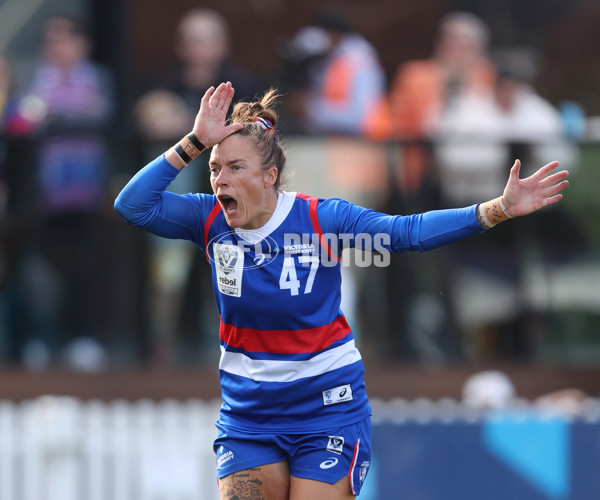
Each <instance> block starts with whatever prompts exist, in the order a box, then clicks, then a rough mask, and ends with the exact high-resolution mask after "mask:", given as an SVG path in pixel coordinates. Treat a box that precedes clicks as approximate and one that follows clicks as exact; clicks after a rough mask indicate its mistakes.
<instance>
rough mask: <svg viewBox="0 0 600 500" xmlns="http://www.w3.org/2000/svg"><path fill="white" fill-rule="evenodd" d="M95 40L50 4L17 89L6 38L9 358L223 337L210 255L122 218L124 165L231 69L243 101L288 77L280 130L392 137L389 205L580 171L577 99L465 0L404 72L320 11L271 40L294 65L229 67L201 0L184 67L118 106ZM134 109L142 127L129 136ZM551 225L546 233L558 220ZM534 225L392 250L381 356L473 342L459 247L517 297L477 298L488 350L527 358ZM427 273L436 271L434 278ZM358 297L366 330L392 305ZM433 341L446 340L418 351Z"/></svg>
mask: <svg viewBox="0 0 600 500" xmlns="http://www.w3.org/2000/svg"><path fill="white" fill-rule="evenodd" d="M91 40H92V38H91V37H90V35H89V33H88V30H87V28H86V26H85V24H84V23H83V22H81V21H80V20H78V19H75V18H72V17H69V16H64V15H56V16H53V17H51V18H49V19H48V20H47V21H46V22H45V24H44V27H43V36H42V44H41V47H40V49H39V62H38V63H37V65H36V66H35V68H33V71H32V72H31V74H30V76H29V77H28V78H27V79H26V81H24V82H19V84H17V83H16V80H15V78H14V77H13V75H14V71H13V69H14V68H13V67H14V64H15V63H16V62H15V61H9V59H8V58H7V57H6V56H5V55H3V54H1V53H0V132H1V141H0V332H1V333H0V363H17V364H20V363H23V364H24V365H25V366H26V367H27V368H29V369H33V370H40V369H45V368H46V367H49V366H55V365H60V366H62V365H64V364H66V365H67V366H70V367H71V368H74V369H80V370H84V371H98V370H102V369H105V368H106V367H108V366H110V365H111V364H118V363H119V362H128V363H130V362H132V361H133V362H142V363H146V362H150V363H167V364H168V363H174V362H176V363H185V362H197V361H198V360H202V359H203V356H206V354H205V353H206V351H214V352H215V353H216V352H217V351H218V349H216V328H215V325H216V321H215V320H214V318H215V317H216V310H215V309H214V306H212V289H211V285H210V272H209V268H208V266H207V265H206V263H205V262H203V259H202V256H201V253H200V252H198V251H197V250H196V249H194V248H193V247H192V246H191V245H189V244H188V243H186V242H180V241H168V240H164V239H159V238H154V237H152V236H149V235H146V234H142V232H141V231H137V230H135V229H132V228H126V227H123V224H121V223H117V222H115V220H114V219H113V218H112V216H111V206H112V200H113V199H114V194H115V192H117V191H118V189H119V187H120V186H121V185H122V184H123V180H124V179H125V180H126V178H127V177H128V176H129V175H131V174H132V173H133V172H135V170H136V169H138V168H140V167H141V166H142V165H144V164H145V163H146V162H148V161H150V160H151V159H153V158H154V157H155V156H157V155H158V154H160V153H161V152H163V151H165V150H166V149H167V148H168V147H170V146H171V145H172V144H173V143H174V142H175V141H176V140H178V139H179V138H180V137H181V136H182V135H184V134H186V133H188V132H189V131H190V130H191V128H192V124H193V120H194V117H195V114H196V111H197V109H198V106H199V102H200V98H201V96H202V95H203V93H204V91H205V90H206V88H207V87H209V86H210V85H215V84H218V83H219V82H221V81H231V82H233V83H234V86H235V89H236V100H243V99H248V98H252V97H254V96H255V95H257V94H259V93H261V92H263V91H264V90H265V89H266V88H267V87H268V86H271V85H274V86H276V87H278V88H279V90H280V91H281V93H282V95H283V97H282V100H281V121H280V122H281V124H282V127H283V129H284V130H283V131H282V132H283V136H284V137H285V135H286V134H287V135H288V136H293V135H304V136H312V137H326V136H347V137H354V138H356V139H357V140H369V141H380V142H382V143H387V144H395V145H397V148H398V154H397V155H396V156H395V158H396V160H395V161H396V164H395V165H394V168H393V169H392V172H391V179H390V183H389V192H388V193H386V196H383V197H382V200H381V204H380V206H377V207H374V208H376V209H379V210H383V211H390V212H392V213H407V212H410V213H413V212H416V211H422V210H429V209H435V208H440V207H449V206H462V205H466V204H471V203H475V202H478V201H482V200H486V199H490V198H493V197H495V196H497V195H498V194H499V193H501V192H502V189H503V187H504V183H505V181H506V178H507V175H508V169H509V168H510V166H511V165H512V161H513V160H514V158H517V157H518V158H520V159H521V160H522V161H523V163H524V164H526V165H527V164H531V165H534V166H538V165H539V164H540V163H542V162H545V161H546V159H548V160H549V159H555V157H556V156H558V157H559V159H560V160H563V162H564V166H565V167H567V168H569V167H570V166H573V165H574V164H575V163H576V155H577V149H576V147H575V146H574V143H575V142H576V141H577V140H579V139H581V138H582V134H583V129H582V126H581V124H582V119H583V118H582V113H583V112H582V110H581V108H580V107H579V106H578V105H577V104H576V103H574V102H569V103H562V104H561V105H560V106H559V103H550V102H548V101H547V100H545V99H544V98H543V97H542V96H541V95H540V94H539V93H538V92H537V91H536V89H535V87H534V86H533V85H532V81H533V79H532V75H533V74H534V73H535V67H532V65H531V64H528V63H524V62H523V60H522V59H520V58H511V57H504V58H501V60H495V59H494V58H492V56H491V55H490V54H491V52H490V49H491V47H493V45H494V40H492V39H491V36H490V30H489V29H488V27H487V26H486V24H485V23H484V22H483V21H482V20H481V19H480V18H479V17H477V16H476V15H474V14H471V13H467V12H451V13H449V14H447V15H446V16H444V17H443V18H441V20H440V22H439V29H438V33H437V36H436V39H435V40H434V43H433V44H432V52H431V54H430V56H429V57H428V58H425V59H420V60H410V61H402V62H401V63H399V64H398V66H397V68H396V69H395V71H394V72H393V73H392V74H389V72H386V71H385V70H384V67H383V65H382V63H381V60H380V57H379V54H378V50H377V48H376V47H375V46H373V45H372V44H371V43H370V42H369V41H368V40H367V39H366V38H365V36H363V35H362V34H361V32H360V29H358V28H357V27H356V26H354V25H353V24H352V21H351V20H350V19H349V18H348V17H347V16H346V15H344V14H343V13H342V12H340V11H336V10H331V9H325V10H322V11H320V12H317V13H316V15H315V16H314V18H313V19H312V20H311V22H310V23H308V24H307V25H306V26H303V27H301V28H300V29H298V30H297V32H295V33H290V34H289V36H288V37H287V39H286V40H285V41H284V42H283V43H279V44H278V45H277V47H276V48H274V49H273V50H274V52H276V56H277V58H278V61H279V63H280V64H279V67H278V68H277V70H276V71H274V72H273V74H269V75H255V74H253V73H252V72H251V71H250V70H249V69H248V68H245V67H243V66H241V65H240V64H239V63H237V62H234V61H235V59H234V57H233V55H234V47H232V45H231V42H230V40H231V37H230V27H229V26H228V23H227V20H226V19H225V18H224V17H223V16H221V15H220V14H219V13H218V12H215V11H213V10H209V9H205V8H195V9H193V10H191V11H189V12H187V13H185V14H184V15H183V16H182V17H181V19H180V20H179V22H178V25H177V29H176V35H175V40H174V44H175V50H174V59H173V64H172V67H171V68H170V70H169V71H167V72H166V73H165V74H164V75H163V77H162V78H161V79H160V80H159V81H153V82H146V83H147V85H146V86H145V88H143V89H138V92H137V95H136V97H135V102H134V103H133V105H132V106H131V109H126V110H123V109H119V110H118V111H117V109H116V108H117V106H116V102H117V96H116V92H115V88H116V85H115V83H116V82H115V75H114V72H113V70H112V69H111V68H109V67H104V66H102V65H99V64H98V63H96V62H94V61H93V60H92V58H91V54H92V46H91ZM123 122H126V123H127V124H128V131H129V133H130V137H131V140H128V141H126V142H123V141H118V140H117V141H115V137H114V130H115V129H119V130H121V128H122V127H121V128H119V127H118V125H120V124H121V125H122V123H123ZM115 143H117V144H118V145H119V151H118V159H119V160H118V162H116V161H115V147H114V145H115ZM123 144H125V146H123ZM465 145H468V147H466V146H465ZM124 148H126V151H125V150H124ZM125 159H127V160H125ZM125 161H127V162H128V164H127V167H125V168H123V167H122V165H123V163H124V162H125ZM206 161H207V156H205V155H203V156H200V157H199V158H198V159H197V160H195V161H194V163H195V164H194V165H192V166H190V167H189V168H186V169H185V170H184V171H183V172H182V174H181V175H180V176H178V178H177V179H176V181H175V182H174V184H173V185H172V186H171V188H170V189H172V190H174V191H178V192H188V191H196V192H198V191H200V192H203V191H204V192H208V190H209V189H210V187H209V185H208V182H207V181H208V178H207V176H205V175H203V174H204V172H205V171H206ZM130 165H132V166H130ZM538 222H539V226H540V228H541V229H539V230H540V231H543V227H544V225H552V224H556V219H554V222H551V221H550V220H549V219H548V218H544V217H543V216H541V217H540V218H539V220H538ZM565 226H568V224H566V225H565ZM520 227H521V228H520V229H519V228H517V227H514V226H509V225H507V227H506V228H498V230H497V231H496V230H495V231H494V232H493V234H490V235H489V236H488V237H487V238H486V239H485V240H484V239H478V240H476V241H472V240H470V241H468V242H466V243H465V244H464V245H463V244H461V245H457V246H456V248H454V249H451V250H448V251H447V252H445V253H442V254H440V253H438V254H436V255H435V256H434V257H433V258H432V257H426V256H419V258H420V259H422V260H421V261H420V263H416V262H417V261H415V260H414V259H413V258H412V257H403V259H404V260H399V259H394V260H392V265H391V266H390V268H389V269H388V270H386V274H385V276H384V277H383V278H382V279H383V280H384V282H385V284H386V287H388V288H387V289H388V290H389V291H394V293H391V292H390V293H388V294H387V301H388V304H387V311H388V312H389V321H390V323H392V324H393V325H394V329H393V331H391V332H386V333H384V334H381V335H384V338H383V340H382V345H384V346H385V347H382V348H381V353H380V354H381V355H384V354H386V355H390V354H391V355H393V356H396V357H402V358H405V359H415V358H418V357H423V356H424V357H429V358H432V357H433V358H435V357H436V356H437V355H436V354H435V353H436V352H438V353H442V354H439V355H440V356H450V357H451V356H464V355H465V353H464V352H462V353H461V350H463V349H461V342H462V341H461V335H463V334H464V332H463V333H461V331H460V330H461V326H460V325H461V321H460V318H457V317H456V316H458V314H457V313H456V311H454V309H453V307H452V305H451V304H450V303H448V300H449V299H448V297H447V296H444V297H442V298H440V296H439V295H440V294H439V292H438V290H440V289H448V286H449V285H448V283H449V282H451V281H452V282H455V280H454V276H453V275H452V273H451V270H452V269H454V268H455V267H456V266H449V265H448V262H449V261H450V259H452V260H453V262H455V263H456V265H457V266H463V267H464V268H466V269H468V270H470V272H472V275H473V276H476V279H477V280H479V282H482V283H483V284H484V285H483V286H485V283H486V280H488V281H487V283H488V284H489V286H498V282H500V284H501V285H502V286H501V291H502V293H504V294H505V295H506V297H507V298H506V300H505V301H504V303H503V304H502V306H501V307H499V306H498V304H488V303H486V301H485V300H483V302H482V303H481V304H482V306H481V309H480V312H481V311H487V312H488V313H490V314H481V317H480V318H479V319H480V321H479V323H478V326H477V328H478V329H479V330H484V331H486V332H487V334H486V335H487V336H486V337H485V338H487V339H488V342H489V339H490V338H492V339H495V340H492V341H491V342H492V344H493V346H492V347H491V348H490V347H489V346H488V347H487V350H488V351H487V352H488V353H490V352H492V353H494V354H496V355H500V356H507V357H509V358H515V357H517V358H519V357H521V358H526V357H528V356H531V355H532V353H533V349H534V346H533V345H532V342H533V341H532V340H531V338H530V337H531V336H530V335H528V334H527V333H526V332H527V329H528V325H529V324H530V322H531V319H532V318H530V317H528V316H527V315H526V314H524V312H523V311H522V310H521V309H520V307H519V305H518V304H517V303H515V300H514V297H515V296H517V293H516V290H518V288H519V286H520V285H519V279H520V266H521V265H522V259H521V258H520V257H521V255H520V249H521V246H520V241H522V240H521V239H520V238H521V237H524V236H525V235H524V234H522V233H521V234H516V231H521V232H523V231H526V230H528V229H530V227H529V226H528V227H527V228H525V229H523V228H524V226H520ZM560 236H561V235H556V238H557V240H558V239H560ZM569 237H576V235H569ZM555 249H556V248H555ZM484 256H485V258H484ZM555 257H556V256H555ZM560 257H561V256H560V255H559V256H558V257H556V258H560ZM489 262H494V265H493V266H489ZM486 264H487V266H486ZM423 270H425V271H423ZM422 272H424V273H425V274H427V276H430V275H433V276H434V278H433V280H429V281H428V282H424V280H423V279H422V278H421V277H420V276H419V273H422ZM357 286H358V287H359V288H360V283H359V284H358V285H357ZM457 293H459V291H457ZM357 296H358V297H360V298H362V299H364V300H359V303H360V304H362V307H363V309H362V310H361V309H360V307H359V306H357V308H358V309H359V311H358V313H357V314H356V316H357V317H358V318H360V322H361V324H360V326H359V328H358V330H359V331H360V332H361V334H362V335H363V336H364V337H365V339H366V338H367V337H368V335H369V325H377V324H378V319H377V318H374V317H372V313H370V309H369V297H368V296H369V293H368V290H360V289H359V290H357ZM511 297H513V298H512V299H511ZM350 314H351V315H352V313H350ZM374 328H376V326H374ZM428 338H429V339H430V338H437V339H438V340H436V341H435V344H436V345H435V346H434V347H432V348H429V349H428V348H423V347H422V348H419V345H421V346H423V345H424V343H425V344H426V343H427V339H428ZM424 339H425V340H424ZM432 353H433V354H432ZM215 355H216V354H215Z"/></svg>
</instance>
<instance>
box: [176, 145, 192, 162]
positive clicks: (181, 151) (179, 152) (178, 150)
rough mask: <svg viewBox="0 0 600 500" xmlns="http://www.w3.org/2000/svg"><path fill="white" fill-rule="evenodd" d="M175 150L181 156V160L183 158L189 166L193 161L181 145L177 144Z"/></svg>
mask: <svg viewBox="0 0 600 500" xmlns="http://www.w3.org/2000/svg"><path fill="white" fill-rule="evenodd" d="M174 149H175V152H176V153H177V154H178V155H179V158H181V159H182V160H183V163H185V164H186V165H187V164H188V163H189V162H191V161H192V159H191V158H190V156H189V155H188V154H187V153H186V152H185V151H184V150H183V148H182V147H181V144H177V145H176V146H175V148H174Z"/></svg>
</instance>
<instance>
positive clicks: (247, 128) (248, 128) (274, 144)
mask: <svg viewBox="0 0 600 500" xmlns="http://www.w3.org/2000/svg"><path fill="white" fill-rule="evenodd" d="M279 97H280V95H279V93H278V92H277V90H276V89H274V88H270V89H269V90H267V92H266V93H265V94H264V95H263V96H262V97H261V98H260V99H259V100H256V101H254V102H238V103H237V104H236V105H235V106H234V107H233V113H232V114H231V123H241V124H242V125H244V128H243V129H241V130H240V131H239V132H236V134H239V135H242V136H246V137H252V138H253V139H254V142H255V145H256V148H257V149H258V151H259V153H260V155H261V157H262V160H263V168H264V169H265V170H267V169H268V168H270V167H271V166H274V167H275V168H277V180H276V181H275V186H274V187H275V189H277V188H279V186H280V185H281V184H282V183H285V181H287V178H285V177H284V176H283V170H284V169H285V162H286V155H285V152H284V151H283V149H282V147H281V145H280V143H279V137H278V135H277V134H276V132H275V126H276V125H277V118H278V116H277V112H276V111H275V109H274V107H275V104H276V102H277V100H278V99H279ZM257 118H260V119H262V120H267V121H268V122H270V123H271V124H272V126H273V127H272V128H268V129H266V128H265V125H263V122H261V121H260V120H257Z"/></svg>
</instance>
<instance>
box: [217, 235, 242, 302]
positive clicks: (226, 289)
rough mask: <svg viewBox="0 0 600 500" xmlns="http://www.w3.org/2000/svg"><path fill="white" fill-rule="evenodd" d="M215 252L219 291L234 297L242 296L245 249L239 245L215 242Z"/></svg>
mask: <svg viewBox="0 0 600 500" xmlns="http://www.w3.org/2000/svg"><path fill="white" fill-rule="evenodd" d="M213 252H214V255H215V270H216V274H217V285H218V287H219V291H220V292H221V293H223V294H225V295H230V296H232V297H241V295H242V277H243V273H244V254H243V250H242V249H241V248H240V247H238V246H237V245H232V244H226V243H225V244H224V243H213Z"/></svg>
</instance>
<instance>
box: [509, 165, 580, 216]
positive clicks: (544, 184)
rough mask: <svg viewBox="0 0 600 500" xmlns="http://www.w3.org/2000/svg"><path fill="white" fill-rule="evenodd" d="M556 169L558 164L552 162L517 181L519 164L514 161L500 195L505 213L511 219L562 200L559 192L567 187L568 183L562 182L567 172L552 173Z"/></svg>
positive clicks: (519, 169)
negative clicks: (502, 192)
mask: <svg viewBox="0 0 600 500" xmlns="http://www.w3.org/2000/svg"><path fill="white" fill-rule="evenodd" d="M556 167H558V162H557V161H553V162H551V163H548V164H547V165H545V166H543V167H542V168H540V169H539V170H538V171H537V172H535V173H534V174H533V175H531V176H530V177H527V178H525V179H519V172H520V171H521V162H520V160H516V161H515V164H514V165H513V166H512V168H511V169H510V177H509V178H508V183H507V184H506V188H504V194H503V195H502V200H503V202H504V206H505V208H506V211H507V212H508V214H509V215H510V216H511V217H517V216H519V215H527V214H530V213H532V212H535V211H536V210H539V209H540V208H543V207H545V206H547V205H551V204H553V203H556V202H558V201H560V200H561V199H562V196H563V195H562V194H560V191H562V190H563V189H564V188H566V187H567V186H568V185H569V181H567V180H564V179H565V178H566V177H567V176H568V175H569V172H568V171H567V170H561V171H560V172H555V173H552V171H553V170H554V169H555V168H556Z"/></svg>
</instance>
